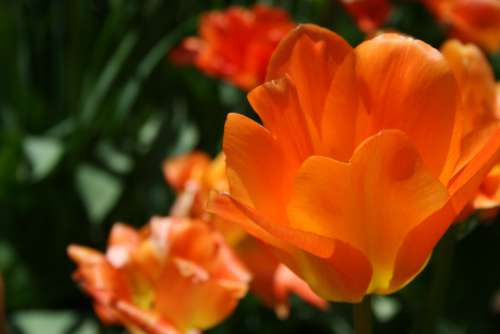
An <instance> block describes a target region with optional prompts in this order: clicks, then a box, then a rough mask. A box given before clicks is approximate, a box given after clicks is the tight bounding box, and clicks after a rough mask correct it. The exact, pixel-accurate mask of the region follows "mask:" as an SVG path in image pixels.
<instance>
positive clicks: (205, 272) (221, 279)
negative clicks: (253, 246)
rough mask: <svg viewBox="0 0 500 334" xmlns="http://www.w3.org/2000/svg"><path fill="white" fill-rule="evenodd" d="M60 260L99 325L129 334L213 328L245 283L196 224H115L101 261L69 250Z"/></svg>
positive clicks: (220, 244) (94, 254) (212, 236)
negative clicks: (71, 266) (69, 267)
mask: <svg viewBox="0 0 500 334" xmlns="http://www.w3.org/2000/svg"><path fill="white" fill-rule="evenodd" d="M68 254H69V256H70V257H71V259H72V260H73V261H75V262H76V264H77V265H78V269H77V270H76V272H75V274H74V278H75V280H76V281H77V282H78V283H79V284H80V286H81V287H82V289H83V290H84V291H86V292H87V293H88V294H89V295H90V296H91V297H92V298H93V299H94V308H95V311H96V313H97V314H98V316H99V318H100V319H101V320H102V321H103V322H104V323H106V324H122V325H124V326H126V327H127V328H128V329H129V331H131V332H132V333H143V332H146V333H151V334H177V333H179V334H180V333H187V332H190V331H196V330H201V329H206V328H210V327H213V326H215V325H216V324H217V323H219V322H220V321H222V320H223V319H224V318H226V317H227V316H228V315H229V314H230V313H231V312H232V311H233V309H234V308H235V307H236V305H237V303H238V301H239V299H240V298H242V297H243V296H244V295H245V294H246V291H247V286H248V282H249V280H250V276H249V274H248V272H247V271H246V269H245V268H244V267H243V266H242V264H241V263H240V262H239V260H238V258H237V257H236V256H235V255H234V254H233V252H232V250H231V249H230V248H229V247H228V246H227V245H226V244H225V242H224V240H223V239H222V236H221V235H220V234H218V233H214V232H213V231H211V230H210V229H209V228H208V227H207V226H206V225H205V224H204V223H202V222H200V221H196V220H188V219H179V218H158V217H155V218H153V219H151V221H150V223H149V224H148V225H146V227H144V228H143V229H142V230H140V231H136V230H135V229H133V228H132V227H129V226H126V225H123V224H115V225H114V226H113V229H112V231H111V234H110V237H109V242H108V249H107V251H106V254H101V253H100V252H98V251H96V250H93V249H90V248H87V247H82V246H76V245H71V246H69V248H68ZM190 333H191V332H190Z"/></svg>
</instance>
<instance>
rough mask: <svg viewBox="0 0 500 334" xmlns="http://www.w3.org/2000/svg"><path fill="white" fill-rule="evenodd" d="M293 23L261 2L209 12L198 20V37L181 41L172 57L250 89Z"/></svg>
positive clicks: (260, 77)
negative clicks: (247, 7)
mask: <svg viewBox="0 0 500 334" xmlns="http://www.w3.org/2000/svg"><path fill="white" fill-rule="evenodd" d="M294 26H295V25H294V23H293V22H291V21H290V18H289V17H288V14H287V13H286V12H285V11H283V10H281V9H278V8H272V7H268V6H264V5H255V6H254V7H253V8H251V9H245V8H242V7H230V8H229V9H226V10H224V11H212V12H209V13H207V14H205V15H203V17H202V19H201V23H200V28H199V34H200V37H190V38H187V39H186V40H184V41H183V42H182V44H181V46H180V47H179V48H177V49H175V50H174V51H173V53H171V58H172V60H173V61H174V62H176V63H178V64H189V63H193V64H194V65H196V66H197V67H198V68H199V69H200V70H202V71H203V72H205V73H207V74H209V75H212V76H215V77H220V78H223V79H225V80H227V81H230V82H232V83H233V84H235V85H237V86H239V87H240V88H242V89H243V90H250V89H252V88H254V87H255V86H257V85H259V84H260V83H262V82H263V81H264V78H265V75H266V68H267V64H268V62H269V58H270V57H271V54H272V52H273V51H274V49H275V47H276V45H277V44H278V42H279V41H280V40H281V38H282V37H283V36H285V34H286V33H287V32H288V31H289V30H290V29H292V28H293V27H294Z"/></svg>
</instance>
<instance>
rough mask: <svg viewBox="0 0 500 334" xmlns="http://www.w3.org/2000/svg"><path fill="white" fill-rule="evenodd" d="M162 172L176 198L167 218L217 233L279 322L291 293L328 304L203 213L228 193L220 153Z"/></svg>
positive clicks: (236, 229)
mask: <svg viewBox="0 0 500 334" xmlns="http://www.w3.org/2000/svg"><path fill="white" fill-rule="evenodd" d="M163 171H164V175H165V178H166V180H167V182H168V183H169V184H170V185H171V186H172V187H173V188H174V189H176V191H177V194H178V195H177V200H176V202H175V203H174V205H173V207H172V211H171V215H174V216H181V217H192V218H202V219H204V221H205V222H206V223H207V224H209V225H211V226H212V227H214V228H215V229H216V230H218V231H220V232H221V233H222V234H223V235H224V238H225V239H226V241H227V242H228V244H229V245H231V246H232V247H233V249H234V251H235V252H236V254H237V255H238V256H239V258H240V259H241V260H242V261H243V263H244V264H245V266H246V267H247V268H248V269H249V270H250V272H251V273H252V281H251V283H250V290H251V292H252V293H253V294H255V295H257V296H258V297H259V298H260V300H261V301H263V302H264V304H266V305H268V306H269V307H272V308H274V310H275V311H276V314H277V315H278V317H279V318H281V319H283V318H286V317H287V316H288V314H289V308H290V306H289V303H288V297H289V295H290V294H291V293H295V294H297V295H298V296H299V297H301V298H302V299H303V300H304V301H306V302H308V303H309V304H311V305H314V306H315V307H317V308H319V309H326V307H327V306H328V304H327V303H326V302H325V301H324V300H323V299H321V298H320V297H318V296H317V295H316V294H315V293H314V292H313V291H312V290H311V288H310V287H309V286H308V285H307V283H305V282H304V281H303V280H301V279H300V278H299V277H297V276H296V275H295V274H294V273H293V272H291V271H290V270H289V269H288V268H286V267H285V266H284V265H282V264H280V263H279V261H278V260H277V259H276V258H275V257H274V255H273V254H272V253H271V252H270V251H269V250H268V249H267V247H265V245H263V244H262V242H260V241H259V240H257V239H255V238H253V237H251V236H250V235H248V234H247V233H246V232H245V231H244V229H243V228H241V227H240V226H239V225H238V224H235V223H234V222H229V221H226V220H224V219H220V218H219V217H216V216H213V215H209V214H208V213H206V212H205V208H206V204H207V202H208V200H209V197H210V194H211V193H212V192H225V191H227V190H228V184H227V177H226V169H225V157H224V155H223V154H222V153H221V154H219V155H218V156H217V157H216V158H215V159H214V160H213V161H211V159H210V157H209V156H208V155H206V154H204V153H201V152H193V153H188V154H185V155H181V156H178V157H175V158H172V159H168V160H166V161H165V163H164V165H163Z"/></svg>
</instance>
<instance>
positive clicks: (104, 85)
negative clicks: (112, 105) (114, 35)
mask: <svg viewBox="0 0 500 334" xmlns="http://www.w3.org/2000/svg"><path fill="white" fill-rule="evenodd" d="M136 43H137V35H136V34H135V33H132V32H129V33H128V34H127V35H126V36H125V38H124V39H123V41H122V42H121V43H120V46H119V47H118V49H117V50H116V52H115V54H114V55H113V56H112V57H111V58H110V60H109V61H108V63H107V65H106V67H105V68H104V71H103V72H102V74H101V75H100V77H99V79H98V80H97V83H96V85H95V87H94V89H93V90H92V91H91V92H90V94H89V95H88V96H87V98H86V99H85V100H84V101H85V102H84V105H83V111H82V119H83V121H84V122H89V121H91V120H92V119H93V117H94V115H95V114H96V112H97V110H98V108H99V105H100V103H101V101H102V99H103V98H104V97H105V96H106V94H107V93H108V91H109V89H110V87H111V84H112V83H113V82H114V81H115V79H116V76H117V75H118V73H119V71H120V69H121V68H122V67H123V65H124V64H125V60H126V59H127V57H128V55H129V54H130V52H131V51H132V49H133V47H134V45H135V44H136Z"/></svg>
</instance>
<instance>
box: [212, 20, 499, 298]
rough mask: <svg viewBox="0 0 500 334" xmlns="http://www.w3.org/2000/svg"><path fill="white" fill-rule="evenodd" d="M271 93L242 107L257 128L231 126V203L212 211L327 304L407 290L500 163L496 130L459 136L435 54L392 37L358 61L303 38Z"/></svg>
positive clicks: (290, 46)
mask: <svg viewBox="0 0 500 334" xmlns="http://www.w3.org/2000/svg"><path fill="white" fill-rule="evenodd" d="M267 79H268V80H269V81H268V82H267V83H265V84H263V85H261V86H259V87H257V88H256V89H254V90H253V91H251V92H250V94H249V97H248V98H249V101H250V103H251V105H252V106H253V108H254V110H255V111H256V112H257V114H258V115H259V117H260V118H261V120H262V122H263V125H259V124H258V123H256V122H254V121H252V120H250V119H249V118H247V117H245V116H242V115H239V114H235V113H233V114H229V116H228V119H227V121H226V125H225V130H224V140H223V150H224V153H225V155H226V164H227V168H226V173H227V176H228V182H229V189H230V194H222V195H220V196H219V197H217V198H215V200H213V201H211V203H210V207H209V211H210V212H213V213H215V214H217V215H218V216H219V217H222V218H224V219H226V220H230V221H234V222H237V223H239V224H240V225H241V226H243V227H244V228H245V229H246V230H247V231H248V232H249V233H250V234H252V235H254V236H255V237H257V238H259V239H260V240H262V241H264V242H265V243H267V244H268V245H269V246H270V247H271V249H272V250H273V251H274V253H275V254H276V255H277V256H278V257H279V259H280V260H281V261H282V262H284V263H285V264H286V265H287V266H288V267H289V268H290V269H291V270H293V271H294V272H295V273H296V274H298V275H299V276H300V277H301V278H303V279H304V280H305V281H306V282H307V283H309V285H310V286H311V287H312V288H313V290H314V291H315V292H316V293H317V294H318V295H320V296H321V297H323V298H325V299H327V300H334V301H348V302H358V301H360V300H361V299H362V298H363V297H364V296H365V295H366V294H369V293H378V294H388V293H391V292H394V291H397V290H398V289H400V288H402V287H403V286H404V285H406V284H407V283H408V282H410V281H411V280H412V279H413V278H414V277H415V276H416V275H417V274H418V273H419V272H420V271H421V270H422V269H423V267H424V266H425V264H426V262H427V260H428V258H429V256H430V254H431V252H432V249H433V247H434V245H435V244H436V242H437V241H438V240H439V238H440V237H441V236H442V235H443V234H444V233H445V231H446V230H447V228H448V227H449V225H450V223H451V222H453V220H454V219H455V217H456V216H457V215H458V214H459V213H460V211H461V210H462V208H463V207H464V206H465V204H466V203H467V202H468V201H470V200H471V199H472V197H473V196H474V194H475V191H476V189H477V188H478V186H479V184H480V183H481V181H482V179H483V178H484V176H485V174H486V173H487V172H488V171H489V169H490V168H491V167H492V165H493V163H494V162H495V161H497V160H498V158H499V155H500V154H499V145H500V130H498V129H497V127H484V126H480V125H478V126H477V127H476V128H473V129H470V131H469V132H468V133H465V132H464V119H463V117H462V114H463V112H464V110H463V108H461V106H462V104H461V103H460V101H461V95H460V94H461V91H460V90H459V89H458V84H457V81H458V80H460V78H458V77H456V76H455V74H454V73H453V72H452V70H451V69H450V65H449V64H448V61H447V60H446V59H445V58H444V57H443V55H442V54H441V53H440V52H439V51H437V50H435V49H434V48H432V47H431V46H429V45H427V44H425V43H424V42H421V41H418V40H415V39H412V38H409V37H405V36H401V35H398V34H382V35H379V36H377V37H375V38H373V39H371V40H368V41H366V42H363V43H362V44H360V45H359V46H357V47H356V48H355V49H353V48H351V47H350V46H349V44H347V42H345V41H344V40H343V39H342V38H341V37H339V36H338V35H336V34H335V33H333V32H331V31H329V30H326V29H322V28H320V27H317V26H315V25H303V26H299V27H298V28H297V29H295V30H294V31H293V32H292V33H290V34H289V35H288V36H287V37H285V38H284V39H283V41H282V42H281V43H280V45H279V46H278V48H277V49H276V51H275V53H274V54H273V56H272V58H271V61H270V65H269V68H268V73H267Z"/></svg>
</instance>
